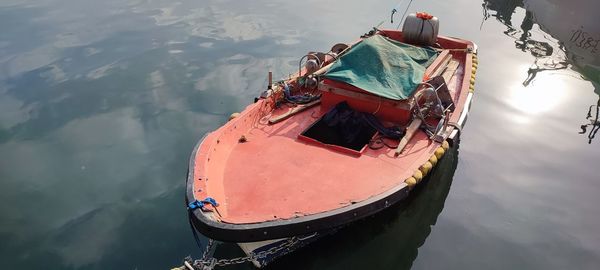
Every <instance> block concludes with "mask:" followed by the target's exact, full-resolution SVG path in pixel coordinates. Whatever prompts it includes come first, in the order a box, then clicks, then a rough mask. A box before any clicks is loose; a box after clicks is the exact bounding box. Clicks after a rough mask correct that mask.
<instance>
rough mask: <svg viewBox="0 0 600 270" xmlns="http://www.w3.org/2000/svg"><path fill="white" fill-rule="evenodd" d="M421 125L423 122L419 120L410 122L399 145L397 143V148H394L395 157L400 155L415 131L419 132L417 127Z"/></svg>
mask: <svg viewBox="0 0 600 270" xmlns="http://www.w3.org/2000/svg"><path fill="white" fill-rule="evenodd" d="M422 123H423V120H421V119H419V118H417V119H414V120H413V121H412V122H410V125H409V126H408V128H406V133H405V134H404V137H402V139H401V140H400V143H398V147H396V152H395V153H394V156H395V157H397V156H399V155H400V153H402V150H404V147H406V144H408V141H410V139H412V137H413V136H414V135H415V133H416V132H417V130H419V127H420V126H421V124H422Z"/></svg>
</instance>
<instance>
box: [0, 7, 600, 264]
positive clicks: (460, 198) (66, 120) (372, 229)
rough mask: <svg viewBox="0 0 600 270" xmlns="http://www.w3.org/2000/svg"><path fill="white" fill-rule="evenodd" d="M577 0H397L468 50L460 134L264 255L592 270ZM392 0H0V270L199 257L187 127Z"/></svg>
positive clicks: (598, 209)
mask: <svg viewBox="0 0 600 270" xmlns="http://www.w3.org/2000/svg"><path fill="white" fill-rule="evenodd" d="M407 2H408V1H405V3H404V4H403V5H402V6H401V7H400V10H403V9H404V7H405V6H406V4H407ZM593 2H594V1H591V0H589V1H587V0H577V1H568V2H565V1H556V0H507V1H500V0H484V1H466V0H461V1H430V0H421V1H414V2H413V3H412V5H411V6H410V8H409V12H415V11H427V12H429V13H432V14H434V15H436V16H437V17H438V18H439V19H440V23H441V28H440V34H442V35H447V36H455V37H460V38H463V39H468V40H472V41H474V42H475V43H476V44H477V45H478V47H479V54H478V55H479V69H478V73H477V81H476V85H475V88H476V91H475V101H474V103H473V106H472V109H471V112H470V115H469V119H468V121H467V126H466V127H465V129H464V130H463V132H462V134H461V142H460V147H459V148H458V149H457V150H454V151H453V152H452V153H451V155H448V156H446V158H445V159H444V160H443V162H442V163H441V166H440V168H438V169H437V170H436V171H435V173H434V174H433V175H432V176H431V177H430V178H429V180H428V182H427V184H425V185H424V186H422V187H420V188H419V189H417V192H415V193H414V194H413V195H412V196H411V198H410V199H409V200H408V201H406V202H404V203H402V204H400V205H398V206H396V207H393V208H390V209H388V210H386V211H384V212H383V213H381V214H378V215H376V216H374V217H372V218H368V219H366V220H363V221H360V222H357V223H356V224H354V225H351V226H349V227H347V228H344V229H342V230H340V231H339V232H338V233H336V234H334V235H330V236H327V237H325V238H323V239H322V240H320V241H318V242H316V243H314V244H312V245H310V246H308V247H305V248H303V249H301V250H298V251H297V252H295V253H293V254H291V255H289V256H287V257H284V258H282V259H281V260H279V261H278V262H276V263H274V264H273V265H271V266H270V268H271V269H357V268H363V269H364V268H367V269H410V268H412V269H544V270H547V269H599V268H600V230H599V229H598V228H600V206H599V205H600V196H599V194H600V168H599V167H600V166H599V161H600V149H599V147H600V139H597V138H596V139H591V138H593V135H594V134H593V133H594V126H593V125H587V124H591V123H592V122H593V120H594V118H595V114H596V111H595V109H594V108H593V107H592V108H591V110H590V106H592V105H595V104H597V103H598V101H599V95H600V86H599V85H600V73H599V71H598V70H599V69H598V67H599V66H600V61H599V60H598V59H599V58H598V55H599V52H598V51H600V45H598V40H600V22H598V21H597V15H596V14H595V13H594V12H596V11H597V10H599V9H598V4H596V3H593ZM396 4H397V3H396V2H395V1H387V0H386V1H383V0H377V1H368V2H366V1H341V0H332V1H313V0H308V1H274V0H256V1H230V0H222V1H216V0H204V1H166V0H129V1H117V0H106V1H91V0H62V1H59V0H36V1H27V0H3V1H1V2H0V269H170V268H171V267H174V266H178V265H180V264H181V260H182V259H183V257H185V256H187V255H193V256H195V257H198V256H199V255H200V252H201V251H200V249H199V248H198V247H197V246H196V244H195V242H194V240H193V238H192V233H191V230H190V228H189V224H188V221H187V215H186V209H185V205H184V185H185V176H186V170H187V164H188V163H187V162H188V158H189V155H190V153H191V151H192V148H193V146H194V144H195V143H196V141H197V140H198V139H199V138H200V137H202V135H203V134H205V133H206V132H209V131H211V130H214V129H216V128H218V127H219V126H220V125H221V124H223V123H225V122H226V121H227V119H228V116H229V114H231V113H232V112H238V111H241V110H243V108H244V107H245V106H246V105H247V104H250V103H251V102H252V100H253V98H254V97H255V96H257V95H258V94H259V93H260V92H261V91H262V90H263V89H264V88H265V87H266V84H267V82H266V74H267V71H269V70H272V71H274V74H275V77H286V76H288V75H289V74H290V73H293V72H294V71H295V70H296V69H297V65H298V60H299V59H300V57H301V56H303V55H304V54H305V53H306V52H308V51H327V50H328V49H329V48H330V46H331V45H333V44H335V43H339V42H352V41H354V40H356V39H357V38H358V37H359V36H360V35H361V34H363V33H365V32H367V31H369V30H370V29H371V28H372V27H373V26H377V25H379V23H380V22H384V23H383V24H382V25H381V27H387V28H393V27H396V26H395V25H392V24H390V22H389V20H390V12H391V9H392V8H393V7H394V6H395V5H396ZM401 13H402V12H399V13H397V14H396V18H395V21H396V22H397V21H398V20H399V16H400V14H401ZM588 112H589V113H590V115H591V116H590V117H588ZM582 125H584V126H585V130H582V129H581V126H582ZM586 125H587V126H586ZM580 133H581V134H580ZM215 255H218V256H220V257H234V256H240V255H242V253H241V251H240V250H239V249H238V248H237V247H236V246H235V245H232V244H225V245H221V246H219V247H218V248H217V251H216V254H215ZM251 268H252V266H251V265H241V266H237V269H251Z"/></svg>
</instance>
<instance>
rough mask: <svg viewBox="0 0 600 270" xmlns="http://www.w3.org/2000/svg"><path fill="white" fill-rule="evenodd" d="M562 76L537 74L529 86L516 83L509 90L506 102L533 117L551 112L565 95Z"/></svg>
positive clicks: (565, 90)
mask: <svg viewBox="0 0 600 270" xmlns="http://www.w3.org/2000/svg"><path fill="white" fill-rule="evenodd" d="M564 79H565V78H564V76H560V75H558V74H549V73H547V74H538V75H537V77H536V78H535V80H533V81H532V82H531V83H530V84H529V85H527V86H523V85H522V84H521V83H519V82H516V83H515V84H514V85H513V86H512V87H511V89H510V95H509V99H508V102H509V104H510V105H511V106H513V107H514V108H516V109H517V110H519V111H521V112H523V113H524V114H526V115H529V116H533V115H537V114H540V113H544V112H547V111H550V110H552V109H553V108H555V107H556V106H557V105H559V104H560V103H561V102H562V101H563V100H564V99H565V98H566V96H567V95H566V94H567V87H566V84H565V81H564Z"/></svg>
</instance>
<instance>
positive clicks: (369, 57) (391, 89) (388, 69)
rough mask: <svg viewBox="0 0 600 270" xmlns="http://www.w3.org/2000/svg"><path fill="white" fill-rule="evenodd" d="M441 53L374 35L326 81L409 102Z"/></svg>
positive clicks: (336, 64) (342, 60) (334, 68)
mask: <svg viewBox="0 0 600 270" xmlns="http://www.w3.org/2000/svg"><path fill="white" fill-rule="evenodd" d="M436 56H437V52H436V51H435V50H433V49H430V48H422V47H416V46H413V45H409V44H405V43H401V42H398V41H395V40H391V39H388V38H386V37H383V36H381V35H374V36H372V37H369V38H367V39H364V40H363V41H362V42H360V43H358V44H356V45H354V46H353V47H352V48H351V49H350V50H349V51H348V52H346V54H344V55H343V56H342V57H340V58H339V59H338V60H337V61H336V62H334V63H333V64H332V66H331V67H330V68H329V70H328V71H327V73H326V74H325V77H326V78H328V79H331V80H335V81H340V82H345V83H348V84H351V85H353V86H356V87H358V88H360V89H363V90H365V91H367V92H370V93H373V94H375V95H378V96H381V97H385V98H389V99H393V100H403V99H407V98H408V97H409V96H410V95H411V94H412V93H413V91H414V90H415V89H416V87H417V85H418V84H419V83H421V82H422V80H423V75H424V74H425V69H426V68H427V66H429V65H430V64H431V63H432V62H433V60H434V59H435V57H436Z"/></svg>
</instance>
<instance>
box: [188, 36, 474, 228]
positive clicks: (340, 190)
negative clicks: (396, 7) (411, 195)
mask: <svg viewBox="0 0 600 270" xmlns="http://www.w3.org/2000/svg"><path fill="white" fill-rule="evenodd" d="M385 32H386V34H387V35H388V36H389V37H396V38H399V37H401V33H399V32H397V31H385ZM439 43H440V44H441V45H442V46H443V47H444V48H466V47H467V46H470V47H472V46H473V45H472V43H470V42H468V41H462V40H458V39H452V38H443V37H440V38H439ZM452 54H453V57H454V58H455V59H457V60H459V62H460V66H459V70H457V72H456V73H455V75H454V77H453V79H452V80H451V81H450V82H448V86H449V89H450V90H451V94H452V95H453V97H454V100H455V103H456V107H457V108H456V109H455V111H454V113H453V114H452V115H451V119H450V121H452V122H456V121H458V118H459V116H460V113H461V112H462V111H463V110H464V109H466V108H464V106H463V105H464V102H465V100H466V97H467V94H468V89H469V80H470V75H471V65H472V63H471V56H470V55H467V54H466V53H465V52H458V51H455V52H452ZM359 90H360V89H359ZM341 100H344V97H343V96H340V95H335V94H331V93H329V94H328V93H324V95H323V97H322V103H321V105H320V106H316V107H314V108H311V109H308V110H306V111H304V112H302V113H299V114H297V115H294V116H292V117H290V118H288V119H286V120H284V121H282V122H279V123H277V124H274V125H269V124H268V123H267V122H268V119H269V117H270V116H272V115H279V114H282V113H285V112H286V111H287V110H289V109H290V108H289V107H286V106H282V108H280V109H278V110H276V111H273V112H272V113H269V110H268V109H267V108H268V107H269V104H267V103H268V100H259V101H258V102H257V103H254V104H252V105H250V106H248V107H247V108H246V109H245V110H244V111H243V112H242V113H241V114H240V116H238V117H237V118H235V119H233V120H231V121H229V122H228V123H226V124H225V125H224V126H222V127H221V128H219V129H218V130H216V131H214V132H212V133H210V134H209V135H208V136H207V137H206V138H205V140H204V142H203V143H202V144H201V145H200V147H199V148H198V152H197V153H196V160H195V168H193V172H192V173H193V176H194V179H195V180H194V191H195V192H194V195H195V197H196V198H197V199H199V200H201V199H204V198H206V197H212V198H214V199H216V200H217V202H219V207H218V210H219V211H218V214H217V213H216V212H215V217H216V218H217V219H219V220H221V221H222V222H227V223H237V224H240V223H256V222H263V221H268V220H276V219H290V218H294V217H297V216H303V215H311V214H315V213H321V212H325V211H330V210H334V209H336V208H339V207H343V206H346V205H348V204H352V203H353V202H359V201H362V200H365V199H368V198H370V197H372V196H375V195H377V194H380V193H382V192H384V191H386V190H389V189H390V188H392V187H394V186H397V185H399V184H401V183H403V181H404V180H405V179H406V178H408V177H410V176H411V175H412V174H413V173H414V171H415V170H417V169H418V168H419V166H420V165H422V164H423V163H425V162H426V161H427V160H428V159H429V158H430V157H431V155H433V153H434V151H435V149H436V148H437V147H439V144H438V143H435V142H432V141H430V140H429V139H428V138H427V137H426V135H425V134H424V133H423V132H421V131H419V132H417V134H415V136H414V137H413V139H411V140H410V142H409V144H408V146H407V147H406V148H405V151H404V153H403V154H401V155H400V156H399V157H394V149H389V148H386V147H384V148H382V149H378V150H373V149H370V148H368V147H367V148H365V149H364V150H363V151H362V154H361V155H360V156H357V155H355V154H352V153H344V151H337V150H339V149H332V148H331V147H328V146H326V145H322V144H319V143H314V142H309V141H307V140H303V139H299V135H300V133H302V132H303V131H304V130H305V129H306V128H308V127H309V126H310V125H311V124H312V123H314V122H315V121H317V120H318V119H319V118H320V117H321V116H322V115H323V114H325V113H326V112H327V111H328V110H329V109H330V108H331V107H332V106H334V105H335V104H337V102H339V101H341ZM346 100H347V101H349V103H350V105H351V106H352V107H354V108H355V109H358V110H363V111H367V112H370V111H375V109H377V106H379V105H378V104H377V102H368V101H356V100H348V99H347V98H346ZM390 104H391V103H390ZM377 115H378V116H380V117H381V118H382V119H384V120H386V121H393V122H398V123H399V124H407V122H408V119H409V118H408V117H409V114H408V112H406V111H401V110H398V109H394V108H393V107H391V105H390V106H387V107H386V106H382V107H381V108H380V110H379V112H378V114H377ZM242 135H243V136H244V137H245V138H246V139H247V141H246V142H239V138H240V137H241V136H242ZM396 143H397V142H390V144H396Z"/></svg>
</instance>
